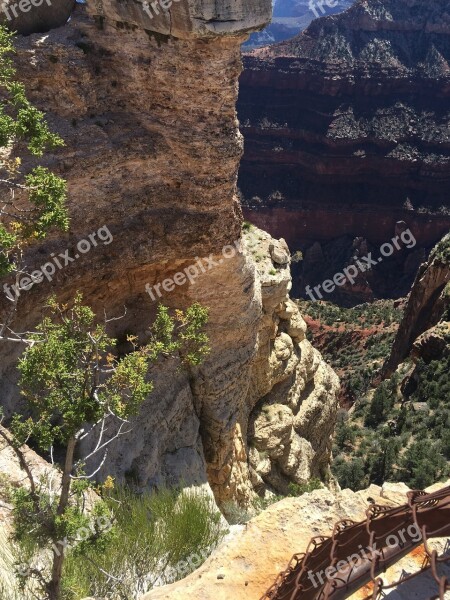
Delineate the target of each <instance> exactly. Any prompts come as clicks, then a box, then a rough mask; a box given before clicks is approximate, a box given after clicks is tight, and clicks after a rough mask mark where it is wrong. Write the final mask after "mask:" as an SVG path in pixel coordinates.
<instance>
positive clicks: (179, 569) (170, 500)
mask: <svg viewBox="0 0 450 600" xmlns="http://www.w3.org/2000/svg"><path fill="white" fill-rule="evenodd" d="M106 502H107V503H108V505H109V507H110V509H111V510H112V512H113V515H114V526H113V528H112V530H111V532H110V534H109V536H108V539H107V542H106V544H105V545H104V548H103V550H102V552H100V553H99V552H95V551H90V550H89V548H88V549H84V548H83V550H82V552H77V551H76V549H75V551H73V552H71V553H70V554H69V555H68V558H67V561H66V564H65V568H64V573H63V598H64V600H78V599H79V598H83V597H85V596H94V597H96V598H102V599H110V598H111V599H113V598H114V600H116V599H120V600H132V599H134V598H137V597H140V595H141V594H144V593H146V592H148V591H149V590H151V589H152V588H153V587H154V586H155V584H157V583H159V584H165V583H171V582H172V581H176V580H178V579H182V578H183V577H185V576H186V575H188V574H189V573H190V572H192V571H194V570H195V569H196V568H197V567H199V566H200V564H201V563H202V562H204V560H205V559H206V557H207V556H208V555H209V554H210V553H211V552H212V550H213V549H214V548H215V547H216V546H217V544H218V543H219V542H220V541H221V539H222V537H223V536H224V535H225V533H226V530H224V528H223V525H222V519H221V515H220V513H219V512H218V511H217V508H216V506H215V503H214V500H213V499H212V498H211V497H210V496H209V495H207V494H206V493H198V492H193V491H189V490H188V491H186V490H185V491H180V490H169V489H164V490H160V491H158V492H154V493H143V494H142V495H136V494H134V493H133V492H132V491H131V490H130V489H128V488H122V489H119V490H118V491H115V492H114V493H113V495H112V496H111V497H109V498H106Z"/></svg>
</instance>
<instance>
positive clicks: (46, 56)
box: [1, 3, 337, 504]
mask: <svg viewBox="0 0 450 600" xmlns="http://www.w3.org/2000/svg"><path fill="white" fill-rule="evenodd" d="M209 8H211V7H210V6H209V4H206V3H205V6H204V11H203V12H202V13H201V14H202V15H203V17H204V16H205V14H206V13H205V11H207V9H208V10H209ZM219 8H220V7H216V9H215V10H219ZM253 8H254V7H253V5H252V4H251V3H249V4H248V6H247V4H245V5H242V6H240V8H239V7H237V8H236V11H237V12H236V13H233V11H232V10H231V9H229V11H228V12H227V10H228V9H227V10H225V7H224V13H223V14H225V15H226V18H225V21H226V23H227V25H226V27H225V29H224V30H220V32H218V33H212V30H208V32H206V33H205V30H204V29H203V28H201V27H200V26H199V25H198V23H197V25H195V26H194V25H193V22H194V21H195V19H194V17H195V15H196V14H197V13H196V10H194V7H193V6H191V5H186V6H185V5H183V4H179V5H178V9H179V10H184V13H183V14H184V17H183V18H181V16H180V17H179V18H178V17H177V19H178V21H177V23H178V24H177V28H178V29H177V34H179V36H178V37H177V38H175V37H173V36H168V35H165V34H164V31H165V30H164V31H162V30H161V28H160V26H159V25H158V26H157V27H156V26H155V27H154V28H153V29H152V30H150V29H149V28H147V25H145V24H142V23H141V22H140V20H139V19H138V18H137V16H136V13H132V12H130V13H129V14H128V13H126V14H124V13H123V12H122V13H121V16H120V20H119V15H118V11H119V8H118V7H117V6H116V5H115V4H112V3H111V4H107V3H105V5H104V6H103V5H101V4H94V5H93V6H92V8H91V10H92V12H93V17H90V16H88V15H86V13H85V10H84V8H83V7H80V6H77V9H76V11H75V12H74V14H73V15H72V19H71V21H70V22H69V23H68V24H67V25H66V26H65V27H63V28H60V29H57V30H53V31H51V32H49V33H48V34H46V35H45V36H39V35H33V36H30V37H29V38H23V39H20V40H19V52H18V57H17V61H18V68H19V73H20V75H21V77H22V79H23V80H25V81H26V83H27V89H28V90H29V95H30V97H31V99H32V100H33V101H34V102H35V103H36V104H37V105H38V106H39V108H41V109H43V110H45V111H46V112H47V114H48V118H49V121H50V122H51V124H52V126H53V127H54V129H56V130H57V131H58V132H59V133H60V134H61V136H62V137H63V138H64V139H65V141H66V147H65V148H63V149H62V150H61V151H58V153H57V154H55V155H52V156H50V157H49V159H48V164H49V166H50V167H52V168H53V169H54V170H55V171H57V172H59V173H61V174H62V175H63V176H64V177H65V178H66V179H67V180H68V185H69V210H70V217H71V226H70V232H69V234H68V235H58V236H56V235H55V236H54V237H53V238H51V239H50V240H48V241H46V242H45V243H44V244H37V245H36V246H34V247H33V248H32V249H31V250H30V252H29V253H28V255H27V257H26V262H27V268H28V269H29V270H30V271H32V270H34V269H35V268H37V267H39V266H41V265H43V264H45V263H47V262H48V261H50V260H52V257H53V256H54V255H56V256H58V254H62V255H64V253H65V252H66V250H67V251H68V254H67V255H68V256H70V257H71V260H70V261H69V260H67V261H65V259H62V260H61V264H62V268H61V269H59V267H58V268H57V269H56V268H55V271H56V272H55V273H54V275H53V276H52V277H51V279H52V281H51V282H50V281H47V280H44V281H43V282H42V283H40V284H39V285H35V286H34V287H33V288H32V289H31V290H30V291H28V292H22V293H21V297H20V302H19V313H18V316H17V319H16V322H15V324H14V327H15V329H16V330H21V331H24V330H26V329H29V328H32V327H33V326H34V325H35V323H36V322H37V320H38V319H39V318H40V314H41V310H40V307H41V306H42V305H43V304H44V302H45V299H46V298H47V297H48V296H49V295H50V294H51V293H55V294H56V295H57V297H58V298H59V299H60V300H62V301H66V300H70V298H72V297H73V296H74V293H75V291H76V290H80V291H82V292H83V294H84V298H85V300H86V302H87V303H89V304H90V305H91V306H92V307H93V308H94V310H95V311H96V312H97V314H98V315H99V316H102V315H103V313H104V312H105V313H106V315H107V316H108V317H117V316H120V315H122V314H123V313H124V307H126V314H125V316H124V318H123V319H121V320H117V321H111V322H110V323H109V325H108V327H109V332H110V333H111V335H113V336H116V337H118V339H119V345H118V351H119V352H122V351H126V349H127V348H126V342H125V340H126V335H127V334H129V333H133V334H136V335H138V336H139V338H140V339H141V340H142V341H145V339H146V338H147V337H148V335H149V330H148V328H149V325H150V324H151V322H152V319H153V317H154V314H155V310H156V305H157V302H158V301H160V302H164V303H165V304H166V305H168V306H170V307H174V308H175V307H176V308H186V307H187V306H189V305H191V304H192V303H193V302H195V301H199V302H201V303H202V304H203V305H206V306H208V307H209V309H210V322H209V326H208V334H209V336H210V345H211V348H212V352H211V355H210V356H209V357H208V359H207V361H206V362H205V363H204V364H203V365H202V366H201V368H199V369H196V370H195V371H193V372H190V373H185V372H183V371H180V370H179V369H178V364H177V363H176V361H175V360H173V361H165V360H162V361H161V362H160V363H158V364H157V365H155V367H154V369H153V370H152V377H153V379H154V381H155V391H154V392H153V394H152V395H151V396H150V397H149V398H148V400H147V401H146V403H145V404H144V406H143V408H142V411H141V414H140V415H139V417H138V418H137V419H136V421H135V422H134V423H133V431H132V433H131V434H129V435H127V436H124V437H122V438H121V440H120V443H115V444H114V445H112V444H111V446H110V453H109V456H108V460H107V462H106V463H105V465H104V467H103V469H102V472H101V475H103V476H104V475H106V474H111V475H114V476H117V477H123V476H126V477H132V478H133V480H134V481H138V483H139V484H140V485H141V486H143V487H145V486H153V485H163V484H174V483H179V482H180V481H183V482H185V483H186V484H202V483H207V482H209V484H210V485H211V487H212V489H213V491H214V493H215V495H216V498H217V500H218V501H219V502H220V503H223V502H225V501H227V500H234V501H238V502H241V503H243V504H245V503H246V502H248V501H249V500H250V499H251V498H252V497H253V496H254V493H255V492H254V486H253V480H254V479H255V478H256V479H257V477H256V475H254V474H252V475H251V473H250V471H249V467H248V441H247V434H248V423H249V419H250V415H251V414H252V411H253V409H254V408H255V406H256V405H257V403H258V402H260V401H261V400H262V399H263V398H264V399H265V400H264V401H265V402H266V403H273V402H274V398H275V396H274V395H271V394H276V398H277V402H278V403H283V402H284V403H285V404H288V403H289V405H290V406H291V407H292V408H291V409H290V410H291V412H292V415H293V416H294V414H295V415H296V418H297V420H298V421H299V424H298V425H297V426H296V435H297V436H301V439H302V440H303V442H302V443H303V444H306V443H308V444H310V445H311V448H309V447H308V453H307V456H308V460H307V467H308V469H309V471H310V472H311V473H317V474H318V473H325V472H326V469H327V464H328V458H329V446H330V444H329V434H330V432H331V428H332V424H333V422H334V417H335V413H336V409H337V407H336V391H337V382H336V377H335V375H334V374H333V373H332V372H331V370H329V368H328V367H326V366H325V365H324V364H323V361H322V360H321V358H320V356H319V355H318V354H317V353H315V352H313V351H312V349H311V348H309V346H308V345H307V343H306V341H305V340H304V329H303V323H302V321H301V318H300V317H299V315H298V313H297V312H295V311H293V310H292V307H291V305H290V304H289V302H288V291H289V288H290V272H289V254H288V252H287V250H286V247H285V245H284V244H282V243H278V242H276V241H272V240H271V238H270V236H267V235H266V234H264V233H263V232H260V233H256V230H255V232H254V235H255V236H256V241H257V242H258V244H260V245H261V247H260V249H259V250H257V256H255V255H253V253H252V252H253V251H252V250H250V249H249V247H248V245H247V242H246V241H245V240H241V222H242V217H241V210H240V206H239V202H238V199H237V196H236V193H235V192H236V176H237V169H238V163H239V159H240V156H241V153H242V138H241V136H240V134H239V131H238V128H237V120H236V112H235V103H236V96H237V79H238V76H239V73H240V69H241V62H240V44H241V42H242V41H243V39H245V35H244V34H243V33H242V30H246V29H247V27H248V22H247V18H248V19H250V21H252V22H253V20H254V16H248V15H250V13H251V11H252V10H253ZM178 9H177V10H178ZM121 10H122V9H121ZM268 10H270V4H269V7H268V6H267V3H263V4H262V5H261V6H259V8H258V11H259V12H258V11H257V14H258V15H259V17H258V18H259V22H260V24H261V25H262V24H264V19H265V17H264V18H263V17H262V15H263V14H266V13H267V11H268ZM230 11H231V12H230ZM229 12H230V14H228V13H229ZM238 13H239V15H240V16H239V15H238ZM244 13H245V14H244ZM247 13H248V14H247ZM169 14H170V15H172V16H173V18H174V22H175V20H176V19H175V14H179V13H175V12H173V13H172V12H171V11H169ZM180 14H181V13H180ZM221 14H222V13H221ZM197 16H198V15H197ZM125 17H126V19H125ZM203 17H202V19H203ZM195 18H196V17H195ZM205 18H206V17H205ZM221 18H222V17H221ZM211 19H212V20H213V21H214V22H215V20H216V19H215V17H214V16H213V17H211ZM161 27H162V25H161ZM208 27H209V26H208ZM208 27H207V29H208ZM219 29H220V28H219ZM181 30H183V31H181ZM171 31H172V33H173V31H174V30H171ZM215 31H216V30H215V29H214V32H215ZM105 228H107V229H106V230H105ZM100 230H103V233H105V231H109V232H110V236H105V235H98V233H99V232H100ZM96 232H97V237H96V243H95V244H94V243H93V242H92V239H91V238H89V236H90V235H92V233H96ZM81 239H84V240H89V239H91V249H90V251H89V253H86V254H82V253H80V252H77V243H78V242H79V240H81ZM102 240H103V241H102ZM235 243H236V244H237V247H236V245H235ZM65 262H67V265H64V263H65ZM256 265H257V266H258V268H256ZM185 269H190V272H191V273H193V274H195V277H194V276H193V277H192V279H193V281H192V284H189V282H185V283H184V284H182V285H176V286H172V289H171V291H170V292H166V291H164V292H163V293H162V295H161V297H159V294H158V293H157V292H156V291H155V289H154V288H153V287H152V286H154V285H158V284H159V288H158V289H159V290H160V292H161V291H162V288H161V283H162V282H163V281H165V280H166V279H168V278H172V277H174V276H175V275H176V274H177V273H179V272H183V270H185ZM147 284H148V289H149V290H150V291H152V290H153V291H152V293H153V298H152V297H151V296H150V295H149V294H147V293H146V285H147ZM7 304H8V302H7V300H6V298H5V299H4V302H3V305H4V306H6V305H7ZM281 346H282V347H283V351H281V350H280V348H281ZM1 351H2V356H1V365H2V367H1V368H2V403H3V404H4V405H5V406H6V408H7V411H8V414H10V413H11V410H12V408H14V407H17V390H16V388H15V386H14V382H15V381H16V373H15V370H14V362H15V360H16V358H17V356H18V353H19V351H20V349H19V348H17V345H16V346H14V347H11V348H7V347H6V346H3V347H2V348H1ZM283 384H284V386H285V388H284V389H285V391H284V394H283V395H282V397H281V394H280V393H279V390H280V386H281V385H283ZM308 407H309V408H308ZM299 411H300V412H302V411H303V413H304V414H303V413H302V416H301V418H300V417H299V416H298V414H297V413H299ZM322 411H323V416H322ZM318 416H319V421H318V422H320V419H321V418H323V419H326V420H327V427H326V428H325V429H324V431H320V432H318V430H317V423H316V421H317V418H318ZM292 445H295V448H293V449H292V450H291V449H290V447H289V445H288V444H287V445H286V451H287V452H289V454H290V456H291V459H290V461H291V462H293V461H294V462H295V461H297V463H300V460H303V459H301V450H302V448H300V446H299V444H298V440H297V438H296V437H295V438H294V436H292ZM289 468H290V472H291V471H293V470H295V469H294V468H293V467H292V466H291V467H289ZM302 472H305V473H306V472H307V471H306V470H304V471H302ZM257 483H259V484H261V481H259V480H258V481H257Z"/></svg>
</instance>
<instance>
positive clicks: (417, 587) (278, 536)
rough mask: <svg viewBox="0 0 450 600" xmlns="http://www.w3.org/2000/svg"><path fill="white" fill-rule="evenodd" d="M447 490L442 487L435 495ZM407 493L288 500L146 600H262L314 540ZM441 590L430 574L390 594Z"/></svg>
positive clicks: (418, 559)
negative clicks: (373, 505)
mask: <svg viewBox="0 0 450 600" xmlns="http://www.w3.org/2000/svg"><path fill="white" fill-rule="evenodd" d="M447 485H448V484H447ZM444 486H445V484H437V485H436V486H433V487H432V488H430V489H429V491H430V492H431V491H436V490H437V489H440V488H441V487H444ZM407 491H408V488H407V487H406V486H405V485H403V484H386V485H384V486H383V487H382V488H381V487H378V486H374V485H372V486H370V488H369V489H367V490H364V491H361V492H356V493H354V492H351V491H350V490H344V491H343V492H340V493H338V494H336V495H333V494H332V493H331V492H329V491H328V490H318V491H315V492H312V493H311V494H305V495H303V496H301V497H300V498H287V499H285V500H282V501H281V502H278V503H276V504H274V505H273V506H271V507H270V508H269V509H267V510H266V511H264V512H263V513H262V514H260V515H259V516H257V517H255V518H254V519H253V520H251V521H250V522H249V523H247V524H246V526H245V528H243V529H242V531H241V532H236V533H235V534H234V535H233V536H232V537H231V538H230V539H228V540H227V541H225V542H224V543H223V544H222V545H221V546H219V548H218V549H217V550H216V551H215V552H214V554H213V555H212V556H211V557H210V558H209V559H208V560H207V561H206V563H205V564H204V565H203V566H202V567H200V569H198V570H197V571H195V572H194V573H192V574H191V575H190V576H189V577H187V578H185V579H183V580H181V581H179V582H177V583H175V584H172V585H169V586H166V587H164V588H161V589H156V590H153V591H152V592H150V593H149V594H146V595H145V596H143V598H142V600H163V599H164V600H165V599H170V600H178V599H180V600H181V599H185V598H189V599H190V598H192V599H194V598H196V599H197V598H201V599H202V600H213V599H214V600H222V599H223V600H226V599H228V598H233V599H236V600H244V599H245V600H257V599H258V598H261V596H262V595H263V593H264V592H265V591H266V590H267V589H268V588H269V587H270V586H271V585H272V583H273V582H274V580H275V577H276V576H277V575H278V573H279V572H280V571H282V570H284V569H285V568H286V567H287V564H288V562H289V560H290V559H291V557H292V556H293V554H294V553H302V552H305V551H306V548H307V545H308V543H309V540H310V539H311V537H313V536H319V535H330V534H331V531H332V528H333V525H334V524H335V523H336V522H337V521H339V520H341V519H352V520H354V521H356V522H358V521H362V520H363V519H365V517H366V514H365V511H366V510H367V508H368V507H369V504H370V503H372V502H376V503H377V504H381V505H383V506H389V507H392V506H398V505H402V504H404V502H405V494H406V492H407ZM447 543H448V541H447V540H446V539H436V540H433V541H432V547H433V548H436V550H437V552H438V553H440V552H443V550H444V548H445V547H446V544H447ZM258 550H259V551H258ZM424 558H425V552H424V549H423V546H421V547H420V548H419V549H418V550H416V551H414V552H413V553H411V554H410V555H409V556H407V557H405V558H404V559H402V560H401V561H399V562H398V563H397V564H396V565H394V566H393V567H391V568H390V569H388V571H387V572H386V573H385V574H383V579H384V580H385V581H387V582H394V581H396V580H398V579H399V578H400V576H401V574H403V575H405V574H406V573H407V574H409V573H413V572H416V571H418V570H419V569H420V568H421V567H422V563H423V560H424ZM444 569H446V570H445V572H446V573H447V572H448V571H449V569H448V567H447V568H445V567H444ZM435 589H436V586H435V584H434V583H433V580H432V577H431V575H430V573H425V574H423V575H421V576H419V577H418V578H417V579H414V580H413V581H410V582H405V583H404V584H402V585H400V586H398V587H397V589H395V590H387V598H392V600H394V598H395V599H396V600H400V599H401V600H403V599H405V600H406V599H408V598H411V597H412V596H411V594H412V592H413V593H414V596H413V597H415V598H428V597H429V595H430V591H431V590H435ZM369 594H370V595H371V594H372V591H371V589H370V587H369V586H367V587H366V588H364V589H363V590H361V591H359V592H357V593H356V594H354V595H352V596H351V598H353V600H357V599H362V598H366V597H368V596H369Z"/></svg>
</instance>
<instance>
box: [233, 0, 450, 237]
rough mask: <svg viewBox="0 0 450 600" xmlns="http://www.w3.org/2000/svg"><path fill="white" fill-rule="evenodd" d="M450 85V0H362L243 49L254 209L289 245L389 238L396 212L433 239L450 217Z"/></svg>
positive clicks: (243, 115)
mask: <svg viewBox="0 0 450 600" xmlns="http://www.w3.org/2000/svg"><path fill="white" fill-rule="evenodd" d="M449 95H450V13H449V6H448V2H447V1H446V0H431V1H430V0H359V1H358V2H356V3H355V5H354V6H352V7H351V8H350V9H349V10H347V11H346V12H344V13H342V14H340V15H335V16H328V17H324V18H322V19H318V20H316V21H314V22H313V23H312V24H311V25H310V26H309V27H308V29H307V30H306V31H304V32H303V33H302V34H300V35H298V36H297V37H295V38H293V39H292V40H289V41H286V42H282V43H280V44H276V45H273V46H271V47H268V48H262V49H259V50H255V51H254V52H252V53H251V54H249V55H246V56H245V57H244V72H243V74H242V76H241V86H240V97H239V103H238V112H239V118H240V121H241V130H242V132H243V134H244V136H245V141H246V143H245V154H244V158H243V162H242V166H241V170H240V181H239V187H240V189H241V192H242V194H243V197H244V200H245V205H246V206H247V210H248V215H249V219H250V220H252V221H253V222H255V223H256V224H257V225H258V226H260V227H263V228H267V229H268V230H269V231H270V232H271V233H272V234H273V235H276V236H280V235H282V236H283V237H285V238H286V240H287V241H288V243H289V244H290V245H291V246H294V247H299V246H301V245H302V244H303V246H308V245H311V244H312V243H314V242H316V241H317V242H320V243H323V242H328V241H329V240H330V239H335V238H338V237H341V236H350V237H351V238H354V237H356V236H362V237H364V238H365V239H366V240H367V241H368V242H370V243H373V244H379V243H383V242H385V241H387V240H389V238H390V237H391V235H392V231H393V230H394V228H395V223H396V222H397V221H405V222H406V223H407V224H408V226H409V227H410V228H411V230H412V231H413V233H414V235H416V236H417V240H418V243H419V244H420V245H421V246H423V247H430V246H432V245H433V244H435V243H436V242H437V241H438V240H439V239H440V238H441V237H442V235H444V233H446V231H448V228H449V226H450V218H449V216H448V206H449V200H448V190H449V185H450V179H449V173H450V169H449V164H450V153H449V150H450V123H449V115H448V98H449ZM440 207H444V208H443V209H441V210H439V209H440ZM427 211H428V212H427Z"/></svg>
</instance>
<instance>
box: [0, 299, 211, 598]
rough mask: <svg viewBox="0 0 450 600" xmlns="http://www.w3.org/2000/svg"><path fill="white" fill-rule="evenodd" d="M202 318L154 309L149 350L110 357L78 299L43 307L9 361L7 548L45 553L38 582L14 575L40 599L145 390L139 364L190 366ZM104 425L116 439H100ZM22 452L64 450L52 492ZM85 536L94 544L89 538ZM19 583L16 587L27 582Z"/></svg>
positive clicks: (110, 343) (53, 590) (57, 587)
mask: <svg viewBox="0 0 450 600" xmlns="http://www.w3.org/2000/svg"><path fill="white" fill-rule="evenodd" d="M207 317H208V312H207V309H205V308H203V307H202V306H201V305H199V304H194V305H192V306H191V307H190V308H188V309H187V310H186V311H185V312H183V311H175V314H174V315H173V316H172V315H171V314H170V313H169V310H168V309H167V308H166V307H164V306H160V307H159V308H158V312H157V316H156V320H155V322H154V324H153V326H152V327H151V338H150V341H149V342H148V343H146V344H144V345H139V344H138V340H137V339H136V338H135V337H133V336H129V337H128V342H130V344H131V345H132V351H131V352H129V353H128V354H126V355H125V356H123V357H121V358H118V357H117V356H116V355H115V354H114V353H113V349H114V346H115V340H113V339H111V338H110V337H109V336H108V335H107V333H106V328H105V324H96V323H95V315H94V313H93V311H92V310H91V309H90V308H89V307H87V306H84V305H83V304H82V298H81V296H79V295H78V296H77V297H76V298H75V301H74V303H73V306H71V307H68V306H61V305H59V304H58V303H57V302H56V301H55V300H51V301H50V302H49V306H48V314H47V315H46V316H45V317H44V319H43V320H42V322H41V323H40V324H39V325H38V326H37V328H36V333H34V334H32V336H31V339H30V342H29V345H28V347H27V349H26V350H25V352H24V353H23V355H22V357H21V359H20V361H19V371H20V382H19V385H20V390H21V394H22V396H23V397H24V399H25V401H26V404H27V414H28V415H29V416H28V417H27V418H24V417H22V416H20V415H15V416H14V417H13V419H12V422H11V424H10V428H9V429H10V432H7V431H6V430H4V429H0V436H1V437H2V438H3V439H4V440H5V441H6V442H7V443H8V444H9V445H10V446H11V447H12V448H13V450H14V451H15V453H16V455H17V457H18V459H19V462H20V465H21V466H22V468H23V469H24V470H25V472H26V475H27V478H28V486H27V488H21V489H19V490H18V491H16V492H14V493H13V497H12V501H13V506H14V511H13V516H14V533H13V539H14V541H15V542H17V543H18V544H19V545H20V544H22V546H23V547H26V548H28V549H30V548H31V553H30V558H32V557H33V556H35V555H36V554H39V553H41V552H42V550H44V549H47V550H49V551H50V552H51V554H52V560H51V563H52V564H51V569H50V570H49V572H48V573H47V571H46V570H45V569H44V570H42V569H40V568H38V567H33V568H30V569H28V570H27V572H26V573H25V574H24V575H25V576H26V577H28V578H31V579H32V580H33V581H34V583H35V585H38V587H39V589H40V591H41V593H42V594H44V596H43V597H45V598H48V600H59V598H60V594H61V577H62V569H63V564H64V559H65V547H64V546H65V544H61V540H66V539H71V538H73V537H74V536H75V534H76V531H77V530H78V529H80V528H82V527H86V524H87V520H88V517H87V516H86V511H85V506H84V493H85V490H86V488H87V487H88V485H89V482H91V481H92V480H93V479H94V478H95V475H96V474H97V473H98V471H99V470H100V468H101V466H102V465H103V464H104V462H105V460H106V456H107V452H108V447H109V445H110V444H111V442H112V441H114V440H116V439H117V438H118V437H120V436H122V435H124V434H126V433H129V431H130V429H131V424H130V417H132V416H133V415H136V414H137V412H138V410H139V408H140V406H141V404H142V402H143V401H144V399H145V398H146V397H147V396H148V395H149V394H150V392H151V391H152V389H153V384H152V382H151V381H149V379H148V368H149V363H150V362H154V361H156V360H158V358H160V357H162V356H166V357H167V356H179V357H180V360H181V364H182V365H185V366H189V365H198V364H200V363H201V361H202V360H203V359H204V357H205V356H206V355H207V354H208V352H209V347H208V338H207V336H206V334H205V333H204V332H203V328H204V326H205V324H206V322H207ZM113 423H115V424H116V425H117V429H116V432H115V434H114V435H112V436H111V437H108V438H106V436H105V432H106V430H108V429H109V428H110V426H111V424H113ZM88 424H91V425H88ZM87 436H96V438H95V441H94V444H93V446H92V447H93V450H92V451H91V452H89V454H88V455H86V456H81V457H77V453H78V452H79V451H80V443H81V442H82V441H83V440H85V438H86V437H87ZM26 443H32V444H33V445H34V446H35V447H37V449H39V450H40V451H41V452H42V453H48V455H49V456H50V457H53V450H54V448H55V447H59V448H63V449H64V451H63V458H62V461H61V463H62V468H61V471H60V475H58V482H59V484H58V487H57V490H56V492H55V490H54V489H53V490H52V491H50V490H49V489H48V487H46V486H45V485H42V483H40V482H38V481H36V479H35V477H34V475H33V472H32V469H31V466H30V465H29V464H28V461H27V457H26V453H25V452H24V445H25V444H26ZM97 457H98V465H97V466H96V468H94V469H93V471H92V472H90V473H88V472H86V471H87V467H86V464H87V461H89V464H91V463H92V461H93V459H95V458H97ZM99 506H100V505H99ZM90 537H91V538H92V540H93V541H96V540H97V539H98V537H99V532H98V531H95V532H94V533H93V534H92V536H90ZM84 543H86V541H85V542H84ZM26 577H25V578H23V579H22V584H23V586H26V585H28V584H29V583H30V581H27V579H26Z"/></svg>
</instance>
